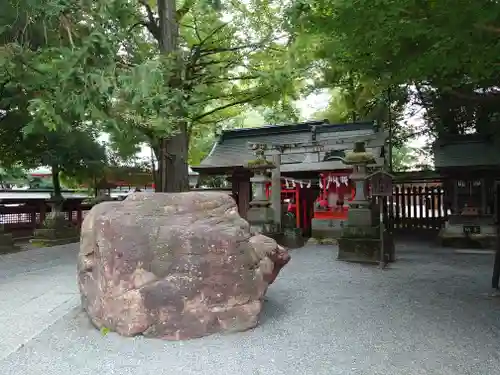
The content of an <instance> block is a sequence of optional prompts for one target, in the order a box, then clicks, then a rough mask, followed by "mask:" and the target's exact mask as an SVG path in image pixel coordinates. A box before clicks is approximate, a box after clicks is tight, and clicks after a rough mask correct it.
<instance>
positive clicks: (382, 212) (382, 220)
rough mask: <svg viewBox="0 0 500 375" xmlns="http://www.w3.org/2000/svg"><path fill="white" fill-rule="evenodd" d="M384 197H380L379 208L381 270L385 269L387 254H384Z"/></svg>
mask: <svg viewBox="0 0 500 375" xmlns="http://www.w3.org/2000/svg"><path fill="white" fill-rule="evenodd" d="M383 198H384V197H382V196H379V197H378V207H379V210H380V212H379V215H380V227H379V228H380V264H379V266H380V268H384V267H385V256H384V255H385V254H384V199H383Z"/></svg>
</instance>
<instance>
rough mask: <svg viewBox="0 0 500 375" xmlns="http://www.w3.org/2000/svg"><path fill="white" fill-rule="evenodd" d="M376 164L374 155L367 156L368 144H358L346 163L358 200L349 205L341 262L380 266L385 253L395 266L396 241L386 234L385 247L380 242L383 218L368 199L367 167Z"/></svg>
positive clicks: (339, 255)
mask: <svg viewBox="0 0 500 375" xmlns="http://www.w3.org/2000/svg"><path fill="white" fill-rule="evenodd" d="M372 161H373V155H372V154H371V153H369V152H366V150H365V147H364V144H360V143H357V144H356V145H355V148H354V150H353V152H350V153H349V154H348V155H347V156H346V159H345V160H344V162H345V163H346V164H350V165H352V166H353V174H352V175H351V180H352V181H353V182H354V183H355V186H356V196H355V198H354V201H353V202H351V204H350V205H349V206H350V207H349V211H348V217H347V225H345V226H344V228H343V229H342V234H341V235H340V238H339V239H338V241H337V242H338V246H339V252H338V258H337V259H339V260H343V261H348V262H359V263H373V264H377V263H379V262H380V260H381V258H382V257H381V251H382V249H383V251H384V260H385V261H387V262H393V261H394V260H395V256H394V239H393V237H392V235H391V234H390V233H389V232H387V231H385V232H384V235H383V240H384V244H383V246H382V244H381V238H380V225H381V223H380V215H379V210H378V207H373V206H372V204H371V202H370V201H369V200H368V198H367V197H366V195H365V185H366V179H367V165H368V164H370V163H371V162H372Z"/></svg>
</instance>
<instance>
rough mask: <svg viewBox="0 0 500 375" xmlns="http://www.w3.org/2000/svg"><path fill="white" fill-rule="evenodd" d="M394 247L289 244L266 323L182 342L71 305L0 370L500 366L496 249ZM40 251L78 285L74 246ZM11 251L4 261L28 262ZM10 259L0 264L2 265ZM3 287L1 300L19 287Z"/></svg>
mask: <svg viewBox="0 0 500 375" xmlns="http://www.w3.org/2000/svg"><path fill="white" fill-rule="evenodd" d="M397 249H398V254H399V260H398V262H397V263H395V264H393V265H391V266H390V269H387V270H385V271H381V270H379V269H377V268H373V267H366V266H360V265H355V264H347V263H342V262H337V261H335V254H334V251H333V250H332V248H331V247H307V248H302V249H299V250H294V251H293V253H292V261H291V262H290V264H289V265H288V266H287V267H286V268H285V269H284V270H283V272H282V274H280V276H279V277H278V280H277V281H276V283H275V284H273V285H272V286H271V287H270V289H269V292H268V295H267V296H268V299H269V301H268V302H267V303H266V305H265V309H264V313H263V317H262V323H261V325H260V326H259V327H258V328H256V329H254V330H252V331H248V332H244V333H237V334H231V335H226V336H212V337H207V338H204V339H199V340H192V341H185V342H163V341H160V340H151V339H150V340H146V339H143V338H141V337H138V338H133V339H126V338H121V337H119V336H117V335H115V334H108V335H106V336H102V335H101V334H100V333H99V332H97V331H96V330H94V329H93V328H92V327H91V326H90V324H89V323H88V321H87V319H86V318H85V316H84V315H83V314H82V313H81V312H80V311H79V310H78V309H77V308H76V309H73V310H72V311H71V312H70V313H69V314H67V315H65V316H64V318H62V319H59V320H57V321H56V322H55V323H54V324H52V325H51V326H50V327H48V328H47V329H46V330H44V331H43V332H42V333H40V334H38V335H37V336H36V337H35V338H33V339H32V340H30V341H28V342H27V343H25V344H24V346H22V347H21V348H20V349H18V350H17V351H15V352H13V353H11V354H10V355H8V356H7V357H5V358H4V359H3V360H0V374H2V375H19V374H22V375H35V374H36V375H41V374H43V375H69V374H71V375H80V374H99V375H101V374H103V375H108V374H109V375H111V374H120V375H128V374H134V375H149V374H154V375H163V374H165V375H167V374H179V375H189V374H196V375H211V374H218V375H219V374H227V375H233V374H234V375H237V374H238V375H240V374H241V375H250V374H252V375H257V374H266V375H277V374H290V375H291V374H297V375H309V374H310V375H322V374H325V375H326V374H328V375H332V374H334V375H337V374H353V375H357V374H360V375H365V374H366V375H374V374H383V375H392V374H401V375H421V374H436V375H462V374H464V375H465V374H477V375H489V374H491V375H493V374H499V373H500V351H499V350H498V349H499V348H498V347H499V345H500V298H499V299H496V298H489V297H488V296H487V295H486V293H487V292H489V279H490V272H491V264H492V256H491V255H464V254H455V253H453V252H452V251H449V250H443V249H431V248H429V247H426V246H424V245H412V244H407V245H406V246H403V245H399V246H398V247H397ZM34 252H35V253H33V252H26V253H24V254H31V253H33V254H38V255H37V256H34V257H33V261H40V262H41V263H42V266H39V267H42V268H43V267H45V268H46V269H50V267H52V269H53V272H59V273H61V272H62V276H61V277H60V278H59V279H58V281H59V282H61V283H64V282H66V285H69V286H70V287H72V288H75V285H74V259H73V257H74V252H71V251H68V252H67V254H66V255H63V256H61V255H60V254H61V251H55V252H54V253H53V255H55V254H56V253H57V254H59V255H58V259H59V261H54V260H50V259H49V258H50V257H48V256H44V255H43V254H44V253H43V251H41V252H39V251H38V250H34ZM24 254H23V255H24ZM16 259H17V258H16V257H14V256H12V257H11V258H10V259H9V260H7V263H9V262H11V263H15V264H17V266H15V267H19V269H23V267H24V269H26V268H28V269H29V266H27V264H28V263H29V262H27V263H26V260H25V261H24V262H23V261H19V260H16ZM2 261H5V259H0V263H1V262H2ZM16 262H17V263H16ZM43 265H45V266H43ZM47 267H48V268H47ZM9 269H10V267H8V266H7V267H5V264H3V265H1V266H0V275H3V273H4V272H6V270H7V273H9V272H10V271H8V270H9ZM13 277H14V278H15V277H16V276H15V275H13V274H8V275H7V278H8V279H9V278H10V279H11V278H13ZM34 280H35V279H34ZM5 282H6V279H5V278H4V279H1V278H0V286H1V283H5ZM7 282H8V281H7ZM5 293H6V291H5V288H0V297H2V300H3V301H7V299H6V298H7V297H12V295H10V294H9V292H7V294H5ZM2 305H3V304H2ZM2 311H4V310H2ZM21 322H22V320H21V319H20V320H19V322H18V323H19V324H21ZM2 329H3V328H2ZM3 337H5V335H3Z"/></svg>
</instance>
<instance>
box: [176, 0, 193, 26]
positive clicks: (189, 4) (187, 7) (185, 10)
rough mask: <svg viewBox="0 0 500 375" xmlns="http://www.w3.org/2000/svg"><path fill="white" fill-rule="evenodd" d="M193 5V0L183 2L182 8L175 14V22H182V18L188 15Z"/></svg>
mask: <svg viewBox="0 0 500 375" xmlns="http://www.w3.org/2000/svg"><path fill="white" fill-rule="evenodd" d="M194 3H195V0H185V1H184V4H182V7H180V8H179V9H177V12H176V14H175V18H176V19H177V22H179V21H180V20H182V18H183V17H184V16H185V15H186V14H188V13H189V11H190V10H191V8H192V7H193V5H194Z"/></svg>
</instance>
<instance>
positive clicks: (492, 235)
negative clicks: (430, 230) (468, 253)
mask: <svg viewBox="0 0 500 375" xmlns="http://www.w3.org/2000/svg"><path fill="white" fill-rule="evenodd" d="M466 229H470V230H469V231H467V230H466ZM438 237H439V242H440V244H441V245H442V246H448V247H454V248H475V249H485V250H488V249H495V246H496V241H497V228H496V224H495V219H494V217H493V216H492V215H476V216H467V215H450V216H449V217H448V221H446V222H445V225H444V227H443V228H442V229H441V230H440V231H439V235H438Z"/></svg>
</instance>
